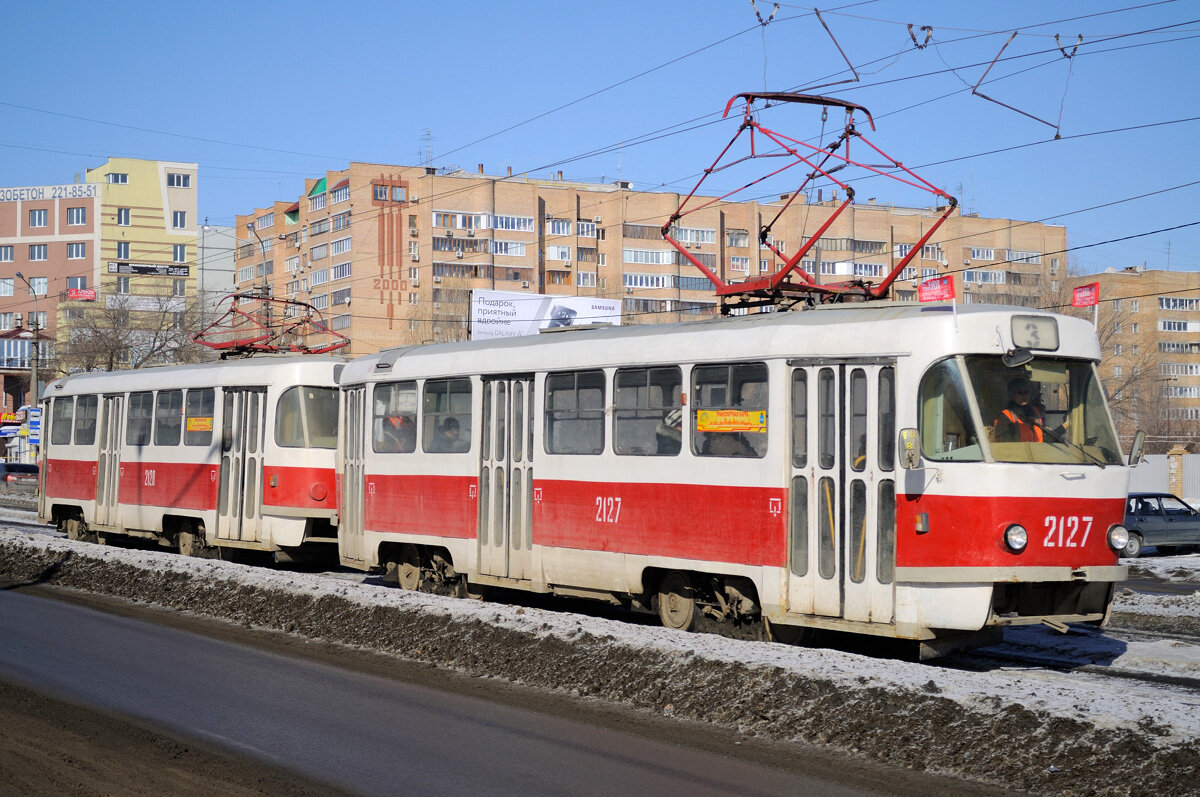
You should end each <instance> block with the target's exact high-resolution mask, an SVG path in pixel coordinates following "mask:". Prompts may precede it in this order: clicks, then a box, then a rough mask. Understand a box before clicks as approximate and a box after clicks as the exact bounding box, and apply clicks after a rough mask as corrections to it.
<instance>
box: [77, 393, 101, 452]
mask: <svg viewBox="0 0 1200 797" xmlns="http://www.w3.org/2000/svg"><path fill="white" fill-rule="evenodd" d="M99 406H100V398H99V396H80V397H79V398H77V399H76V400H75V445H77V446H90V445H95V443H96V414H97V413H96V410H97V408H98V407H99Z"/></svg>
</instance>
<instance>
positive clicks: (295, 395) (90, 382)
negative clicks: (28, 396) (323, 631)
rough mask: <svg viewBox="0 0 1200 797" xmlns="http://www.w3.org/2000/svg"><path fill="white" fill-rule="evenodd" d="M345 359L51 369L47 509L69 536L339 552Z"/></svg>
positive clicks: (283, 553)
mask: <svg viewBox="0 0 1200 797" xmlns="http://www.w3.org/2000/svg"><path fill="white" fill-rule="evenodd" d="M344 363H345V359H344V358H341V357H336V356H313V355H309V356H297V355H280V356H264V357H255V358H253V359H241V360H227V361H221V362H214V363H206V364H200V365H180V366H169V367H161V368H147V369H139V370H131V371H120V372H114V373H86V374H77V375H72V376H67V377H65V378H63V379H58V380H56V381H54V382H51V383H50V384H49V385H47V387H46V395H45V397H44V398H43V402H44V404H43V406H44V409H43V418H45V419H48V424H47V426H48V428H47V429H46V430H45V431H44V432H43V440H42V452H41V458H42V465H43V468H42V472H43V476H42V478H43V485H42V490H41V497H40V499H39V510H38V511H39V516H40V518H41V519H42V520H43V521H45V522H48V523H54V524H56V525H58V526H59V527H60V528H61V529H62V530H63V531H65V532H66V534H67V536H68V537H70V538H72V539H89V540H93V541H103V540H104V539H105V538H107V537H110V536H113V535H125V536H128V537H140V538H144V539H150V540H156V541H157V542H158V543H159V544H161V545H163V546H171V547H176V548H178V549H179V550H180V552H182V553H184V554H189V555H218V554H219V553H220V549H222V548H241V549H252V550H259V551H269V552H273V553H274V554H275V555H276V558H278V559H281V560H282V559H289V558H296V557H298V556H301V555H308V554H309V553H311V551H312V549H313V548H321V547H324V549H325V550H327V551H329V552H331V553H332V550H333V546H334V545H335V544H336V537H337V535H336V525H335V520H336V517H337V507H336V495H337V490H336V483H335V474H334V468H335V466H336V461H337V434H338V401H339V393H338V387H337V376H338V373H339V372H340V371H341V369H342V368H343V365H344Z"/></svg>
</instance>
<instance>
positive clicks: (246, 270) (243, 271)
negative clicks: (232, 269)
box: [237, 266, 254, 282]
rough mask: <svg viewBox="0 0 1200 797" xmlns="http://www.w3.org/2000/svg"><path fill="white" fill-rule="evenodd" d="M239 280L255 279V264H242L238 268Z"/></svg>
mask: <svg viewBox="0 0 1200 797" xmlns="http://www.w3.org/2000/svg"><path fill="white" fill-rule="evenodd" d="M237 278H238V282H247V281H249V280H252V279H254V266H242V267H241V268H239V269H238V276H237Z"/></svg>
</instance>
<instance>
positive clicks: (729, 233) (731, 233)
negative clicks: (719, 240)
mask: <svg viewBox="0 0 1200 797" xmlns="http://www.w3.org/2000/svg"><path fill="white" fill-rule="evenodd" d="M725 242H726V244H728V245H729V246H743V247H744V246H749V245H750V231H749V230H726V232H725Z"/></svg>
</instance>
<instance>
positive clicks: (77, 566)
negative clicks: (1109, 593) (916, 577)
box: [0, 513, 1200, 794]
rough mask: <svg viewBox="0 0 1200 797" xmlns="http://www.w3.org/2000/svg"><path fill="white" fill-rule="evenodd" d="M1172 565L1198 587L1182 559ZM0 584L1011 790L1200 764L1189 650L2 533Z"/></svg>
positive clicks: (1155, 774) (1144, 784)
mask: <svg viewBox="0 0 1200 797" xmlns="http://www.w3.org/2000/svg"><path fill="white" fill-rule="evenodd" d="M5 514H6V513H5ZM3 523H4V521H3V518H2V516H0V525H3ZM1172 559H1173V560H1175V561H1172V562H1170V563H1160V561H1159V560H1150V559H1147V560H1138V563H1137V566H1138V567H1139V568H1140V567H1142V562H1143V561H1144V562H1147V563H1149V564H1147V565H1146V567H1151V568H1155V572H1159V570H1158V568H1162V572H1163V573H1166V574H1167V575H1168V576H1169V577H1170V578H1175V576H1174V575H1173V571H1174V570H1175V569H1177V568H1178V567H1179V561H1180V560H1191V559H1195V560H1197V561H1198V562H1200V557H1172ZM1183 570H1185V571H1187V572H1188V573H1189V574H1194V570H1188V567H1187V566H1186V563H1185V565H1184V567H1183ZM0 577H2V578H4V579H5V580H7V581H9V582H12V581H17V582H20V581H27V582H50V583H55V584H60V585H63V586H67V587H75V588H81V589H87V590H89V591H99V592H104V593H107V594H111V595H115V596H118V597H122V598H127V599H130V600H135V601H145V602H149V603H156V604H160V605H164V606H168V607H171V608H175V609H180V610H187V611H192V612H196V613H198V614H202V615H207V616H213V617H221V618H225V619H228V620H231V621H233V622H238V623H242V624H245V625H253V626H257V627H261V628H264V629H271V630H276V631H282V632H286V633H293V634H299V635H303V636H307V637H312V638H322V639H326V640H330V641H336V642H342V643H346V644H351V645H357V646H363V647H368V648H373V649H377V650H381V651H384V652H387V653H390V654H393V655H398V656H402V657H405V658H409V659H415V660H420V661H426V662H429V663H431V664H433V665H435V666H443V667H453V668H456V669H459V670H463V671H466V672H470V673H473V674H478V675H480V676H487V677H497V678H504V679H508V680H511V681H514V682H519V683H524V684H528V685H530V686H534V687H539V688H549V689H556V690H562V691H566V692H569V693H573V694H576V695H579V696H580V697H581V698H585V699H604V700H615V701H619V702H622V703H625V704H627V705H631V706H635V707H638V708H642V709H645V710H649V711H656V712H660V713H663V714H666V715H671V716H676V717H679V718H680V719H681V720H694V721H702V722H715V723H721V724H724V725H729V726H734V727H737V728H739V729H741V730H742V731H743V732H745V733H748V734H754V735H761V736H766V737H770V738H776V739H780V740H788V741H798V742H801V743H807V744H821V745H829V746H833V747H837V748H840V749H843V750H847V751H849V752H851V753H855V754H859V755H863V756H869V757H872V758H876V759H880V760H885V761H890V762H894V763H897V764H901V765H905V766H909V767H912V768H915V769H919V770H920V769H929V770H935V771H942V772H947V773H952V774H957V775H960V776H965V777H969V778H974V779H978V780H985V781H988V782H991V783H995V784H999V785H1003V786H1007V787H1009V788H1016V789H1023V790H1030V791H1037V792H1045V791H1053V792H1055V793H1077V794H1093V793H1113V794H1117V793H1122V794H1123V793H1128V792H1130V791H1136V792H1143V791H1144V792H1146V793H1149V792H1151V791H1153V792H1154V793H1156V794H1183V793H1190V792H1192V791H1193V790H1194V789H1195V788H1196V786H1195V781H1194V778H1195V773H1196V772H1197V771H1200V747H1198V743H1200V692H1197V691H1195V690H1194V689H1191V688H1188V687H1187V686H1180V685H1179V684H1178V683H1177V682H1178V681H1179V680H1180V679H1186V678H1189V677H1190V678H1195V677H1197V676H1198V675H1200V651H1198V650H1197V647H1196V645H1195V644H1194V642H1193V641H1184V640H1173V641H1172V640H1169V641H1164V640H1161V639H1150V640H1146V639H1133V638H1125V637H1122V636H1119V635H1116V634H1096V633H1087V632H1077V633H1072V634H1070V635H1067V636H1060V635H1057V634H1052V633H1051V632H1049V631H1043V630H1040V629H1021V630H1015V631H1014V630H1010V631H1009V633H1008V634H1007V636H1006V640H1005V643H1004V644H1003V645H1001V646H997V648H996V649H995V652H997V653H999V654H1002V655H1003V654H1005V653H1014V652H1018V653H1019V652H1022V651H1026V650H1030V649H1034V650H1037V649H1041V650H1043V651H1045V652H1046V653H1047V655H1051V656H1052V657H1053V658H1056V659H1059V660H1060V661H1061V660H1065V661H1068V662H1070V664H1069V665H1068V666H1066V667H1061V666H1060V667H1059V668H1057V669H1053V668H1045V667H1035V666H1030V665H1028V664H1021V665H1017V666H1012V665H1007V664H996V665H993V666H990V667H985V668H984V670H983V671H982V672H976V671H971V672H968V671H963V670H960V669H954V668H949V667H944V666H935V665H930V664H913V663H906V662H901V661H895V660H881V659H875V658H869V657H865V656H859V655H854V654H851V653H844V652H838V651H832V650H826V649H808V648H795V647H787V646H783V645H777V644H768V643H755V642H745V641H737V640H731V639H725V638H722V637H716V636H710V635H697V634H684V633H679V632H672V631H667V630H665V629H662V628H658V627H654V626H640V625H634V624H629V623H623V622H617V621H612V620H606V619H602V618H595V617H582V616H579V615H574V614H566V613H560V612H549V611H543V610H539V609H534V608H527V607H513V606H505V605H499V604H492V603H479V602H474V601H468V600H460V599H453V598H443V597H440V596H435V595H427V594H421V593H413V592H404V591H400V590H397V589H392V588H387V587H379V586H374V585H371V584H363V583H357V582H355V581H351V580H343V579H330V578H329V577H327V576H322V575H319V574H307V573H295V572H280V571H274V570H268V569H263V568H251V567H247V566H243V565H237V564H232V563H229V562H219V561H212V560H196V559H185V558H182V557H179V556H176V555H174V554H170V553H162V552H158V551H141V550H127V549H119V548H106V547H101V546H96V545H89V544H86V543H75V542H70V541H67V540H65V539H62V538H60V537H56V536H52V535H47V534H45V533H38V532H32V531H23V530H12V529H9V530H6V529H2V528H0ZM1191 577H1192V575H1188V576H1185V577H1184V578H1185V579H1186V578H1191ZM1197 600H1198V599H1197V597H1196V595H1192V596H1190V597H1187V596H1184V597H1181V596H1166V597H1164V596H1143V595H1134V594H1122V595H1121V596H1120V598H1119V603H1118V610H1119V612H1120V613H1121V614H1120V616H1121V617H1124V618H1137V617H1142V616H1156V617H1159V618H1160V619H1161V618H1170V617H1174V618H1177V619H1179V620H1180V621H1183V622H1186V621H1188V620H1190V619H1194V618H1195V617H1196V616H1197V615H1200V603H1198V602H1197ZM1189 612H1190V614H1189ZM1134 623H1136V619H1135V621H1134ZM1106 669H1111V670H1114V671H1115V670H1122V671H1138V672H1151V673H1159V674H1167V675H1170V676H1172V677H1173V678H1174V679H1175V681H1176V683H1165V684H1164V683H1159V684H1155V683H1147V682H1144V681H1136V680H1130V679H1121V680H1118V679H1115V678H1112V677H1110V676H1108V675H1106V674H1105V670H1106ZM1167 680H1168V681H1170V680H1171V679H1167Z"/></svg>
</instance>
